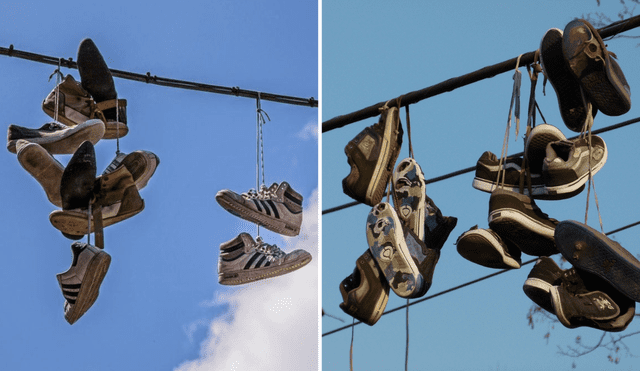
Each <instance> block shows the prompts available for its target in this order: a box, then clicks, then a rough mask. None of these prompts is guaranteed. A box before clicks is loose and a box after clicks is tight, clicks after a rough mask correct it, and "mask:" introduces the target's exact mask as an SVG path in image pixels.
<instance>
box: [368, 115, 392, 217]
mask: <svg viewBox="0 0 640 371" xmlns="http://www.w3.org/2000/svg"><path fill="white" fill-rule="evenodd" d="M392 110H393V109H390V110H389V111H387V112H388V113H387V121H391V122H386V123H385V127H384V135H383V136H382V145H381V147H380V157H378V162H376V167H375V169H374V171H373V175H372V176H371V181H370V182H369V187H367V194H366V200H367V203H368V204H369V205H372V206H373V205H376V204H377V203H378V202H380V200H382V197H383V195H384V191H385V189H386V188H387V182H382V180H383V179H386V180H387V181H388V179H389V177H390V176H391V172H392V171H393V166H394V165H395V164H391V168H389V165H390V161H391V158H393V157H397V155H398V154H397V153H398V152H399V151H398V148H397V147H398V146H397V144H396V143H397V140H395V141H392V140H390V139H391V136H392V135H394V133H395V132H396V131H397V130H398V128H397V126H399V125H400V120H398V125H395V122H394V120H393V115H392V114H391V112H392ZM389 115H391V116H392V118H391V119H390V118H389Z"/></svg>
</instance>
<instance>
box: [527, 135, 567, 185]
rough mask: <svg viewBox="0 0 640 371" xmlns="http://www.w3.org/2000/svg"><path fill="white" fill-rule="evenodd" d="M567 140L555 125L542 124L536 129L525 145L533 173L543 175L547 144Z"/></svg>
mask: <svg viewBox="0 0 640 371" xmlns="http://www.w3.org/2000/svg"><path fill="white" fill-rule="evenodd" d="M566 139H567V138H566V137H565V136H564V134H562V132H561V131H560V130H559V129H558V128H556V127H555V126H553V125H549V124H541V125H538V126H536V127H534V128H533V129H532V130H531V132H530V133H529V136H528V137H527V139H526V141H525V143H524V154H525V157H526V158H527V161H528V163H529V169H530V171H531V173H532V174H542V164H543V163H544V159H545V157H547V144H549V143H551V142H557V141H559V140H566Z"/></svg>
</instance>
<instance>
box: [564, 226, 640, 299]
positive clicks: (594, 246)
mask: <svg viewBox="0 0 640 371" xmlns="http://www.w3.org/2000/svg"><path fill="white" fill-rule="evenodd" d="M555 240H556V245H557V246H558V250H560V253H562V256H564V257H565V259H567V260H568V261H569V262H570V263H571V264H572V265H573V266H574V267H576V268H578V269H581V270H583V271H586V272H589V273H592V274H594V275H596V276H598V277H600V278H602V279H603V280H605V281H606V282H608V283H609V284H610V285H611V286H613V287H614V288H615V289H616V290H618V291H620V292H621V293H622V294H624V295H625V296H626V297H628V298H630V299H632V300H633V301H635V302H638V301H640V261H638V259H636V257H635V256H633V255H632V254H631V253H629V251H627V250H626V249H625V248H623V247H622V246H621V245H620V244H619V243H617V242H616V241H613V240H612V239H610V238H608V237H607V236H605V235H604V234H603V233H600V232H598V231H596V230H595V229H593V228H591V227H589V226H588V225H585V224H582V223H580V222H576V221H573V220H565V221H562V222H560V224H558V226H557V227H556V231H555Z"/></svg>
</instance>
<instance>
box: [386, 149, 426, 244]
mask: <svg viewBox="0 0 640 371" xmlns="http://www.w3.org/2000/svg"><path fill="white" fill-rule="evenodd" d="M391 184H392V188H391V189H392V193H391V195H392V196H393V197H392V198H393V205H394V207H395V208H396V212H397V214H398V217H399V218H400V220H402V222H403V223H404V225H405V226H407V227H409V228H410V229H411V230H412V231H413V232H414V233H415V234H416V235H417V236H418V238H419V239H420V240H423V239H424V221H425V197H426V194H425V192H426V190H427V186H426V184H425V182H424V173H423V172H422V169H421V168H420V165H418V163H417V162H416V161H415V160H414V159H412V158H405V159H404V160H402V161H400V163H399V164H398V167H396V170H395V171H394V172H393V183H391Z"/></svg>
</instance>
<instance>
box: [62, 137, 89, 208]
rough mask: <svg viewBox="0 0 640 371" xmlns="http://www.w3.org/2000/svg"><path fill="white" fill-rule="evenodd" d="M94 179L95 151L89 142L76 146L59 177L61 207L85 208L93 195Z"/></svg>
mask: <svg viewBox="0 0 640 371" xmlns="http://www.w3.org/2000/svg"><path fill="white" fill-rule="evenodd" d="M95 180H96V153H95V150H94V148H93V144H91V142H89V141H86V142H84V143H82V144H81V145H80V147H78V149H77V150H76V152H75V153H74V154H73V157H71V160H69V163H68V164H67V167H66V168H65V169H64V172H63V173H62V178H61V179H60V198H61V200H62V209H63V210H71V209H78V208H87V207H89V203H90V202H91V200H92V199H93V197H94V194H93V188H94V184H95Z"/></svg>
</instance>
